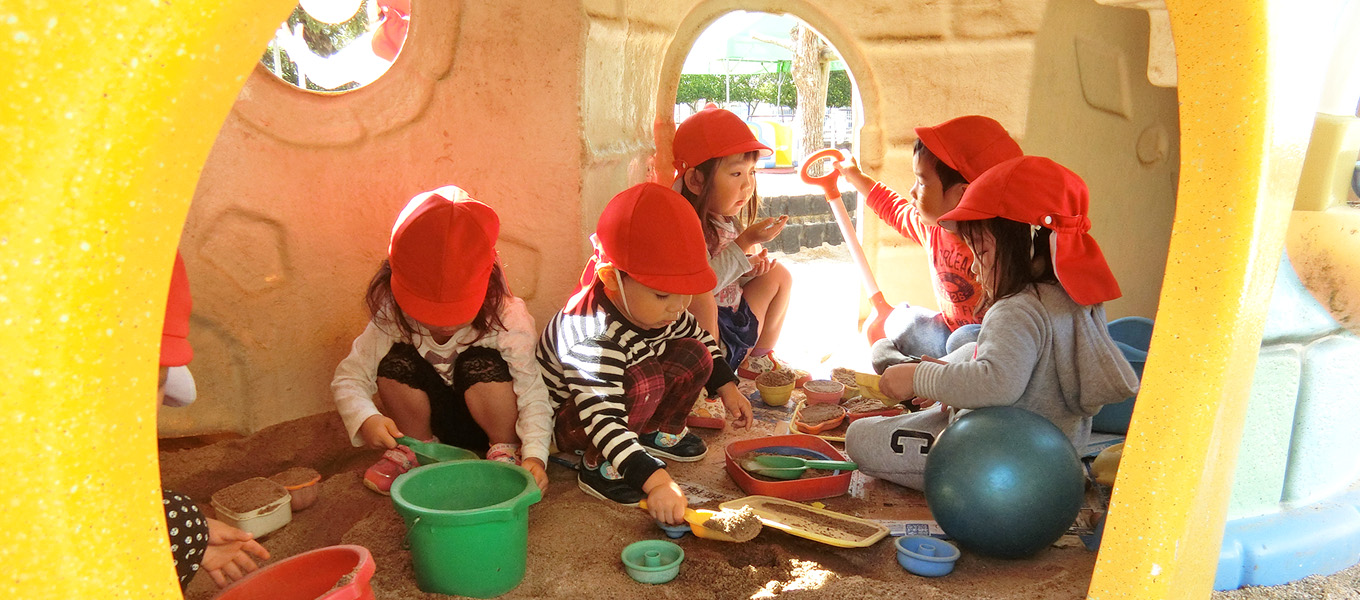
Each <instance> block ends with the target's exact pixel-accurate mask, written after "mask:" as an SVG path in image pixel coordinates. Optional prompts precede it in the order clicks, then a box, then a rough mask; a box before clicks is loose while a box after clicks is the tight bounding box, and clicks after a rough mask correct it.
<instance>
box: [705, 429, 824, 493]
mask: <svg viewBox="0 0 1360 600" xmlns="http://www.w3.org/2000/svg"><path fill="white" fill-rule="evenodd" d="M775 446H788V447H793V448H802V449H805V450H812V451H814V452H819V453H821V454H823V455H825V456H826V457H827V458H828V459H830V460H849V459H848V458H846V457H845V455H844V454H841V453H840V452H839V451H837V450H836V448H835V447H834V446H832V445H831V444H829V443H827V441H826V440H823V439H822V438H819V437H817V436H815V435H803V434H790V435H772V436H769V437H762V438H754V439H749V440H738V441H735V442H732V443H731V444H728V445H727V448H726V449H725V451H724V454H726V457H725V458H726V461H725V462H726V466H727V474H728V475H729V476H730V477H732V480H733V481H735V482H737V486H738V487H740V488H741V489H742V490H743V491H745V492H746V493H747V494H752V495H757V496H774V497H775V498H783V499H785V500H794V501H799V502H802V501H805V500H817V499H820V498H831V497H834V496H840V495H842V494H844V493H845V492H846V491H848V490H849V489H850V471H842V472H840V473H838V474H836V475H827V476H824V477H812V478H808V479H794V480H791V481H764V480H761V479H756V478H755V477H752V476H751V474H750V473H747V472H746V471H745V470H744V469H742V468H741V465H738V464H737V461H736V459H735V458H734V457H738V456H742V455H744V454H746V453H748V452H754V451H757V450H760V449H761V448H770V447H775Z"/></svg>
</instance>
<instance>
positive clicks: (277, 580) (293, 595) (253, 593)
mask: <svg viewBox="0 0 1360 600" xmlns="http://www.w3.org/2000/svg"><path fill="white" fill-rule="evenodd" d="M375 568H376V567H375V565H374V564H373V556H372V555H371V554H369V552H368V548H365V547H363V546H349V545H345V546H328V547H326V548H318V549H316V550H312V551H309V552H303V553H302V554H298V555H297V556H292V557H289V558H285V559H283V560H281V561H279V562H276V563H274V564H272V565H268V566H266V567H264V568H262V569H259V570H257V571H255V572H254V573H251V574H249V575H246V576H245V577H243V578H241V579H240V580H239V581H237V582H236V583H233V584H231V585H230V586H227V589H225V590H222V593H221V594H218V595H217V596H216V597H215V598H214V600H373V588H372V587H370V586H369V584H368V581H369V580H370V579H372V578H373V571H374V569H375Z"/></svg>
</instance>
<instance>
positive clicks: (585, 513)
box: [160, 413, 1360, 600]
mask: <svg viewBox="0 0 1360 600" xmlns="http://www.w3.org/2000/svg"><path fill="white" fill-rule="evenodd" d="M696 431H698V432H699V433H700V434H701V435H703V436H704V437H705V438H706V439H708V441H709V442H710V448H712V450H710V453H709V456H707V457H706V458H705V459H704V460H703V461H701V462H698V463H694V464H688V465H673V467H672V469H671V470H672V472H673V473H674V474H675V476H676V477H677V479H678V480H680V481H682V482H684V483H686V484H688V485H689V486H691V489H693V490H699V491H700V492H701V493H703V494H709V495H713V496H714V497H713V498H711V499H710V500H709V501H707V502H704V503H702V504H700V505H698V507H699V508H709V509H713V510H718V506H717V505H718V504H719V503H721V502H722V501H725V500H729V499H733V498H737V497H741V496H744V495H746V494H745V493H744V492H743V491H742V490H741V489H740V488H738V487H736V485H735V484H733V483H732V481H731V479H730V478H729V477H728V476H727V474H726V472H725V471H723V466H722V452H721V448H722V447H723V446H724V445H725V443H726V442H727V441H731V440H736V439H739V438H741V437H745V436H747V435H750V434H748V433H745V432H741V433H738V432H732V431H730V430H729V431H724V432H717V431H712V430H696ZM753 433H755V434H772V433H774V426H773V424H771V423H768V422H759V423H757V425H756V427H755V431H754V432H753ZM189 445H192V442H184V441H180V442H175V441H166V443H165V444H164V446H165V448H166V449H165V450H163V451H162V452H161V455H160V458H161V469H162V475H163V478H164V483H165V485H166V487H169V488H171V489H174V490H177V491H180V492H183V493H187V494H189V495H191V496H192V497H194V498H195V499H198V500H199V501H200V506H201V508H203V509H205V510H207V511H211V508H210V507H209V506H207V504H206V502H205V500H206V499H207V498H210V497H211V495H212V494H213V492H215V491H217V490H219V489H221V488H223V487H226V486H228V485H231V484H233V483H236V482H238V481H242V480H244V479H247V478H250V477H255V476H267V475H271V474H275V473H278V472H280V471H283V470H284V469H287V468H289V467H292V466H306V467H310V468H313V469H316V470H317V471H319V472H320V473H321V474H322V476H323V479H322V481H321V483H320V484H319V492H320V493H319V496H320V497H319V500H318V501H317V503H316V505H314V506H312V507H311V508H309V509H307V510H305V511H300V512H297V513H295V514H294V515H293V520H292V522H290V523H289V524H288V525H286V526H284V527H283V528H281V529H279V530H278V531H275V532H274V533H271V534H269V535H268V536H266V537H265V538H264V539H263V544H264V546H265V547H266V548H268V549H269V551H270V553H271V554H272V555H273V561H278V560H280V559H283V558H286V557H288V556H292V555H294V554H298V553H300V552H304V551H307V550H311V549H314V548H321V547H325V546H330V545H335V544H358V545H362V546H364V547H366V548H368V549H369V551H370V552H372V554H373V556H374V560H375V562H376V564H377V572H376V574H375V575H374V578H373V580H372V586H373V590H374V594H375V596H376V597H377V598H379V599H391V600H396V599H411V600H424V599H438V598H448V597H449V596H444V595H439V594H427V593H424V592H421V591H420V590H419V589H418V588H417V587H416V586H415V579H414V573H413V571H412V567H411V557H410V553H409V552H408V551H407V550H405V549H403V547H402V546H403V537H404V532H405V528H404V525H403V524H402V520H401V518H400V517H399V516H398V515H397V514H396V512H395V511H394V510H393V508H392V503H391V500H390V499H389V498H388V497H386V496H381V495H378V494H376V493H374V492H371V491H369V490H368V489H367V488H365V487H363V485H362V483H361V477H362V473H363V470H364V469H365V468H367V467H368V465H369V464H371V463H372V462H373V461H375V460H377V458H378V453H377V452H376V451H372V450H365V449H357V448H352V447H350V446H349V444H348V443H347V442H346V441H345V435H344V431H343V429H342V428H341V426H340V419H339V417H338V416H337V415H335V414H334V413H327V414H321V415H315V416H312V417H307V418H303V419H299V420H296V421H291V422H288V423H283V424H280V425H276V426H274V427H270V428H268V429H265V430H263V431H260V432H259V433H257V434H255V435H252V436H250V437H248V438H244V439H239V440H230V441H220V442H217V443H214V444H210V445H206V446H202V447H196V448H189V449H182V450H175V449H173V448H176V447H184V446H189ZM549 478H550V480H551V484H550V486H549V489H548V492H547V494H545V497H544V499H543V501H542V502H540V503H538V504H536V505H534V506H533V507H531V508H530V510H529V547H528V555H527V557H526V565H527V573H526V575H525V577H524V580H523V582H522V583H521V584H520V585H519V586H518V587H517V588H515V589H514V590H512V591H511V592H509V593H507V594H505V595H504V596H502V597H503V598H506V599H523V598H568V599H575V598H579V599H582V600H585V599H597V598H598V599H611V598H616V599H620V600H623V599H635V598H644V597H645V598H657V599H660V598H674V599H677V600H698V599H704V598H712V599H729V598H766V597H774V596H778V597H781V598H836V599H841V598H881V597H900V596H902V595H903V594H908V595H910V596H911V597H914V598H922V599H960V600H963V599H970V600H971V599H998V600H1001V599H1017V600H1019V599H1034V598H1083V597H1085V593H1086V588H1087V586H1088V585H1089V582H1090V576H1091V572H1092V569H1093V568H1094V564H1095V558H1096V554H1095V553H1094V552H1090V551H1088V550H1086V549H1085V548H1084V547H1082V546H1081V544H1080V543H1075V542H1074V538H1070V537H1067V538H1064V539H1063V540H1060V541H1059V544H1057V545H1055V546H1054V547H1050V548H1048V549H1046V550H1044V551H1042V552H1040V553H1039V554H1038V555H1036V556H1034V557H1032V558H1028V559H1024V560H1001V559H992V558H986V557H982V556H978V555H975V554H973V553H970V552H967V551H965V552H964V553H963V556H962V558H960V559H959V561H958V563H957V565H956V567H955V570H954V572H953V573H952V574H950V575H949V576H947V577H942V578H934V579H931V578H923V577H918V576H915V575H912V574H910V573H908V572H906V571H904V570H903V569H902V568H901V567H900V566H898V564H897V562H896V560H895V551H894V550H893V547H892V538H891V537H889V538H885V539H883V540H880V541H878V542H876V543H874V544H873V545H872V546H869V547H867V548H836V547H833V546H829V545H825V544H821V543H818V542H814V541H810V540H806V539H802V538H798V537H794V536H792V535H789V534H787V533H784V532H782V531H778V530H776V529H773V528H770V527H765V528H764V529H763V530H762V532H761V533H760V535H759V536H758V537H756V538H755V539H753V540H751V541H749V542H745V543H741V544H733V543H725V542H717V541H711V540H703V539H698V538H695V537H694V536H692V535H687V536H685V537H684V538H681V539H679V540H675V541H676V542H677V543H678V544H679V545H680V546H681V547H682V548H684V550H685V562H684V564H683V565H682V567H681V569H680V574H679V576H678V577H677V578H676V579H675V580H674V581H672V582H670V583H667V584H663V585H657V586H649V585H645V584H640V583H637V582H634V581H633V580H631V579H630V578H629V577H628V576H627V574H626V573H625V572H624V570H623V566H622V563H621V561H620V560H619V553H620V552H621V551H622V550H623V548H624V546H627V545H628V544H630V543H632V542H635V541H638V540H643V539H666V538H665V537H664V535H663V534H662V532H661V531H660V530H659V529H658V528H657V527H656V525H655V524H654V523H653V522H652V521H651V519H649V518H648V517H647V516H646V514H645V513H644V512H643V511H641V510H639V509H636V508H630V507H623V506H616V505H612V504H608V503H605V502H602V501H600V500H596V499H594V498H591V497H589V496H587V495H586V494H585V493H583V492H581V491H580V490H579V489H578V488H577V486H576V477H575V472H574V471H571V470H569V469H567V468H565V467H563V466H560V465H558V464H556V463H553V464H551V465H550V466H549ZM822 502H824V503H825V504H826V507H827V508H829V509H831V510H835V511H838V512H842V513H845V514H849V515H852V516H858V517H865V518H869V519H885V518H922V517H923V516H926V515H928V511H926V509H925V507H924V500H923V498H921V496H920V494H917V493H915V492H911V491H909V490H906V489H904V488H900V487H897V486H894V485H892V484H884V483H883V482H880V481H877V480H872V479H869V478H867V477H864V476H863V475H860V474H856V475H855V476H854V480H853V483H852V485H851V489H850V493H849V494H847V495H845V496H841V497H837V498H831V499H826V500H823V501H822ZM1357 588H1360V567H1356V568H1352V569H1349V570H1347V571H1344V572H1342V573H1340V574H1337V575H1334V576H1331V577H1310V578H1308V579H1305V580H1302V581H1299V582H1295V583H1293V584H1290V585H1287V586H1277V587H1272V588H1248V589H1243V590H1238V591H1234V592H1226V593H1224V592H1220V593H1215V594H1214V595H1213V597H1214V598H1215V599H1216V600H1232V599H1239V598H1240V599H1250V600H1256V599H1266V598H1270V599H1283V598H1290V599H1293V598H1298V599H1304V598H1307V599H1309V600H1314V599H1338V600H1339V599H1343V598H1345V599H1355V598H1360V594H1358V593H1357V592H1356V590H1357ZM216 592H217V589H216V587H215V586H214V585H213V583H212V581H211V579H209V578H207V577H198V578H195V580H194V581H193V582H192V583H191V584H190V586H189V589H188V593H187V594H186V598H188V600H207V599H209V598H212V597H213V596H214V595H215V594H216ZM888 595H891V596H888Z"/></svg>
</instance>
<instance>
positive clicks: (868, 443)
mask: <svg viewBox="0 0 1360 600" xmlns="http://www.w3.org/2000/svg"><path fill="white" fill-rule="evenodd" d="M1087 205H1088V200H1087V191H1086V184H1085V183H1084V182H1082V180H1081V178H1080V177H1078V176H1077V175H1076V174H1075V173H1073V172H1072V171H1069V170H1068V169H1066V168H1064V167H1063V166H1061V165H1059V164H1058V163H1056V162H1053V161H1051V160H1049V159H1046V158H1041V157H1037V156H1023V157H1019V158H1015V159H1011V160H1008V161H1005V162H1002V163H1001V164H999V165H997V166H995V167H993V168H992V169H990V170H988V171H987V172H985V173H983V174H982V175H980V176H979V177H978V179H977V180H975V181H974V182H973V184H972V185H970V186H969V187H968V189H967V191H965V192H964V193H963V198H962V199H961V200H960V202H959V204H958V206H957V207H956V208H954V209H953V210H951V211H949V212H948V213H946V214H944V215H942V216H941V217H940V223H941V225H942V226H944V227H949V228H951V229H952V230H955V231H957V232H958V233H959V236H960V237H961V238H962V239H963V240H964V243H966V244H967V245H968V247H969V248H970V249H971V250H972V251H973V253H974V255H975V256H977V260H976V261H974V263H973V264H974V265H976V267H975V271H976V273H977V275H978V281H980V282H981V283H982V300H981V302H982V305H983V306H986V307H987V313H986V316H985V317H983V319H982V329H981V331H980V332H979V334H978V338H977V341H976V342H973V343H969V344H966V345H964V346H963V347H961V348H959V349H958V350H955V351H954V352H952V353H950V354H949V355H947V356H946V357H945V361H944V362H939V363H937V362H921V363H919V364H917V363H905V364H900V365H894V366H891V367H889V368H888V369H887V370H886V371H885V372H884V373H883V379H882V380H881V381H880V383H879V389H880V390H882V391H883V393H884V394H887V395H888V396H889V397H891V398H893V399H896V400H900V401H906V400H911V399H913V398H915V399H916V400H914V401H913V402H914V403H915V404H917V405H918V406H922V407H928V406H930V405H932V404H934V403H935V402H939V403H941V404H943V405H944V407H945V408H948V409H964V410H968V409H976V408H982V407H987V406H1015V407H1019V408H1023V409H1026V410H1029V411H1031V412H1034V413H1036V414H1038V415H1040V416H1043V417H1044V418H1047V419H1048V420H1049V421H1051V422H1052V423H1053V424H1054V425H1057V426H1058V428H1059V429H1060V430H1062V431H1063V432H1064V433H1066V434H1067V437H1068V439H1069V440H1070V441H1071V442H1072V444H1073V446H1074V447H1075V448H1076V449H1077V451H1078V453H1081V452H1084V451H1085V448H1086V443H1087V441H1088V439H1089V437H1090V432H1091V417H1092V416H1093V415H1095V413H1096V412H1097V411H1099V410H1100V407H1101V406H1103V405H1105V404H1111V403H1114V402H1120V401H1122V400H1124V399H1126V398H1129V397H1130V396H1133V395H1134V394H1135V393H1137V390H1138V377H1137V375H1135V374H1134V372H1133V368H1132V367H1130V366H1129V363H1128V361H1127V360H1125V358H1124V354H1123V352H1121V351H1120V350H1119V347H1118V346H1117V345H1116V344H1115V341H1114V340H1113V339H1111V338H1110V334H1109V332H1108V331H1107V329H1106V326H1105V309H1104V304H1103V303H1104V302H1105V301H1108V300H1113V299H1115V298H1118V297H1119V295H1120V291H1119V284H1118V283H1116V282H1115V279H1114V275H1113V274H1112V273H1111V272H1110V268H1109V266H1108V265H1107V264H1106V263H1105V258H1104V256H1103V255H1102V254H1101V252H1100V247H1099V246H1097V245H1096V241H1095V239H1094V238H1092V237H1091V235H1090V234H1089V233H1088V231H1089V230H1090V228H1091V221H1090V219H1088V218H1087V216H1086V213H1087ZM952 413H953V411H952V410H949V411H945V410H923V411H920V412H916V413H910V414H906V415H902V416H899V417H886V418H868V419H860V420H859V421H856V422H854V423H852V424H851V425H850V428H849V429H848V430H847V431H846V434H845V448H846V451H847V452H848V453H849V454H850V456H851V458H852V459H853V460H854V461H855V462H856V463H857V464H858V465H859V468H860V470H861V471H863V472H865V473H866V474H869V475H872V476H875V477H879V478H883V479H887V480H890V481H894V482H897V483H899V484H902V485H905V486H908V487H912V488H915V489H922V487H923V485H924V474H925V464H926V460H928V455H929V451H930V448H931V447H932V446H933V445H934V440H935V437H936V436H938V435H939V434H940V432H942V431H943V430H944V428H945V427H946V426H947V425H948V424H949V422H950V421H951V418H952Z"/></svg>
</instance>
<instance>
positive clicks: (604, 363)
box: [538, 183, 752, 524]
mask: <svg viewBox="0 0 1360 600" xmlns="http://www.w3.org/2000/svg"><path fill="white" fill-rule="evenodd" d="M592 241H593V242H594V243H595V255H594V256H593V257H592V258H591V262H590V263H589V264H588V265H587V266H586V270H585V272H584V273H583V274H582V281H581V287H580V289H578V290H577V292H576V294H575V295H573V296H572V298H571V299H570V300H569V301H568V302H567V306H566V307H565V308H563V309H562V311H561V312H559V313H558V314H557V316H555V317H554V318H553V319H552V320H551V321H550V322H549V323H548V325H547V328H546V329H545V330H544V332H543V336H542V337H541V338H540V339H539V344H538V361H539V364H540V365H541V366H542V367H543V379H544V381H545V383H546V384H547V387H548V393H549V397H550V398H551V400H552V402H553V405H554V406H555V408H556V425H555V427H554V429H555V431H556V437H557V446H558V448H559V449H561V450H565V451H569V452H571V451H574V452H578V453H580V454H582V455H583V464H582V469H581V474H580V475H579V478H578V479H579V484H580V487H581V489H582V490H584V491H585V492H586V493H588V494H590V495H592V496H595V497H597V498H601V499H607V500H612V501H614V502H619V503H621V504H629V505H635V504H637V503H638V501H640V500H643V499H646V500H647V504H648V510H649V511H650V512H651V513H652V516H653V517H654V518H656V519H657V520H659V521H663V522H666V523H670V524H679V523H681V522H682V521H683V518H684V509H685V506H686V502H685V495H684V493H683V492H681V491H680V487H679V486H678V485H677V484H676V483H675V481H674V480H672V479H671V477H670V474H669V473H667V472H666V469H665V463H664V462H662V461H661V460H660V459H658V458H657V457H658V456H660V457H664V458H669V459H672V460H678V461H686V462H687V461H697V460H699V459H701V458H703V457H704V455H705V454H706V453H707V452H708V448H707V446H706V445H705V444H704V441H703V440H702V439H699V437H698V436H696V435H694V434H693V433H689V432H688V431H687V430H686V429H685V417H686V416H687V415H688V413H689V409H690V408H691V407H692V406H693V404H694V399H695V398H696V397H698V395H699V391H700V390H701V389H707V391H708V392H709V393H717V394H718V395H719V396H720V397H721V398H722V400H723V404H724V405H725V406H726V408H727V412H728V414H730V415H734V419H733V425H734V426H735V427H747V426H749V425H750V423H751V418H752V417H751V404H750V402H749V401H748V400H747V399H746V397H745V396H743V395H742V394H741V392H739V391H737V386H736V381H737V379H736V376H735V375H734V374H733V373H732V370H731V367H729V366H728V365H727V363H726V362H725V361H724V360H723V355H722V351H721V350H720V349H719V348H718V344H717V342H716V341H714V339H713V337H712V336H710V335H709V334H708V333H707V332H706V331H704V330H703V328H701V327H699V325H698V322H697V321H696V320H695V319H694V317H693V316H691V315H690V314H689V313H688V312H686V310H685V309H686V308H687V307H688V306H689V301H690V296H691V295H693V294H698V293H707V292H710V291H712V289H713V287H714V285H716V278H715V277H714V275H713V270H712V269H711V268H710V267H709V266H708V254H707V251H706V249H705V246H704V237H703V233H702V230H701V229H700V226H699V220H698V217H697V216H696V215H695V213H694V209H692V208H690V206H689V204H688V203H687V202H686V201H685V199H684V198H683V197H682V196H680V195H679V194H677V193H675V192H674V191H672V190H670V189H669V188H666V187H663V186H660V185H657V184H654V183H643V184H639V185H636V186H634V187H632V188H629V189H627V190H625V191H624V192H622V193H620V194H619V195H617V196H615V197H614V199H613V200H611V201H610V202H609V204H608V205H607V206H606V207H605V209H604V212H603V213H602V214H601V216H600V221H599V224H598V226H597V227H596V232H595V235H594V236H592Z"/></svg>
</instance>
